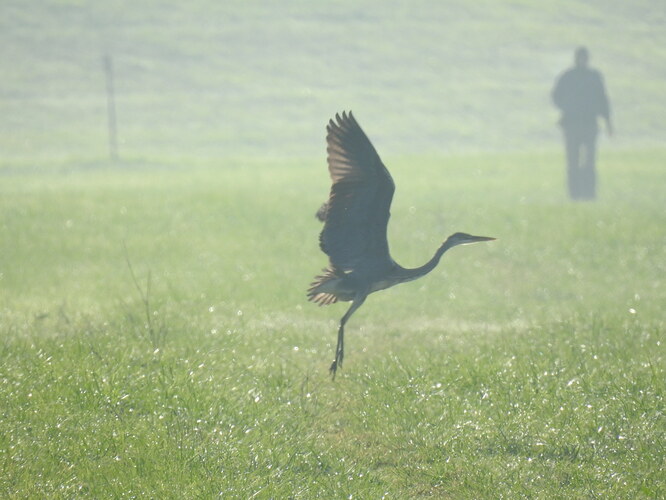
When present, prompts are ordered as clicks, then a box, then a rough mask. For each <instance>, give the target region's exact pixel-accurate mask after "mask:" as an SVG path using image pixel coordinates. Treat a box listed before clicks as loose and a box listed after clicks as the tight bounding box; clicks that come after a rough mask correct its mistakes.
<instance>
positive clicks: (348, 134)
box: [308, 112, 494, 376]
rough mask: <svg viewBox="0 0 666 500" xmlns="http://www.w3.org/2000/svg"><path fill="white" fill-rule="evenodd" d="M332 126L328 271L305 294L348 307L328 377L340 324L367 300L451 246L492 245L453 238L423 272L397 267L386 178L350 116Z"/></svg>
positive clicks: (338, 359) (325, 246) (324, 213)
mask: <svg viewBox="0 0 666 500" xmlns="http://www.w3.org/2000/svg"><path fill="white" fill-rule="evenodd" d="M336 122H337V123H336ZM336 122H333V120H330V121H329V124H328V127H327V131H328V134H327V136H326V142H327V144H328V148H327V151H328V169H329V172H330V175H331V180H332V181H333V183H332V186H331V193H330V196H329V199H328V201H327V202H326V203H325V204H324V205H322V207H321V208H320V209H319V211H318V212H317V218H319V219H320V220H322V221H323V222H324V229H323V230H322V232H321V234H320V236H319V245H320V247H321V249H322V251H323V252H324V253H325V254H327V255H328V257H329V266H328V268H326V269H324V271H323V274H321V275H319V276H317V277H316V278H315V281H314V282H313V283H312V284H311V285H310V288H309V290H308V299H309V300H311V301H313V302H316V303H318V304H319V305H328V304H333V303H335V302H337V301H347V302H348V301H351V302H352V305H351V307H350V308H349V310H348V311H347V312H346V313H345V315H344V316H343V317H342V319H341V320H340V327H339V329H338V345H337V348H336V354H335V360H334V361H333V363H332V364H331V368H330V371H331V374H332V375H333V376H335V373H336V370H337V368H338V367H339V366H341V365H342V360H343V357H344V326H345V323H346V322H347V320H348V319H349V318H350V317H351V315H352V314H353V313H354V311H356V309H358V308H359V307H360V306H361V304H363V302H364V301H365V299H366V297H367V296H368V295H369V294H371V293H373V292H376V291H379V290H384V289H386V288H389V287H392V286H394V285H397V284H399V283H405V282H407V281H412V280H415V279H417V278H420V277H421V276H424V275H425V274H427V273H429V272H430V271H432V270H433V269H434V268H435V266H437V264H438V263H439V260H440V258H441V257H442V255H443V254H444V252H446V251H447V250H448V249H449V248H451V247H453V246H456V245H461V244H466V243H475V242H478V241H489V240H493V239H494V238H489V237H485V236H472V235H469V234H465V233H455V234H453V235H451V236H449V237H448V238H447V240H446V241H445V242H444V243H443V244H442V245H441V246H440V247H439V248H438V249H437V251H436V252H435V255H433V257H432V258H431V259H430V260H429V261H428V262H426V263H425V264H424V265H423V266H421V267H417V268H413V269H408V268H404V267H402V266H400V265H399V264H397V263H396V262H395V261H394V260H393V259H392V258H391V255H390V253H389V247H388V241H387V238H386V228H387V225H388V220H389V217H390V207H391V200H392V199H393V192H394V191H395V184H394V183H393V179H392V178H391V174H389V172H388V170H387V169H386V167H385V166H384V164H383V163H382V161H381V159H380V158H379V155H378V154H377V151H376V150H375V148H374V147H373V145H372V143H371V142H370V140H369V139H368V138H367V136H366V135H365V133H364V132H363V130H362V129H361V127H360V126H359V125H358V123H357V122H356V119H355V118H354V116H353V115H352V113H351V112H350V113H349V114H347V113H344V112H343V113H342V117H341V116H340V115H336Z"/></svg>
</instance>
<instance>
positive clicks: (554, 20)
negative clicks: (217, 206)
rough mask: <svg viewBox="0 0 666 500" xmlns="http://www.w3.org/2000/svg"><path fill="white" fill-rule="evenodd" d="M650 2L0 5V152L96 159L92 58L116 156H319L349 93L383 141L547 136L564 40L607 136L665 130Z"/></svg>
mask: <svg viewBox="0 0 666 500" xmlns="http://www.w3.org/2000/svg"><path fill="white" fill-rule="evenodd" d="M664 26H666V3H664V2H654V1H651V0H636V1H632V2H626V1H623V0H611V1H608V0H588V1H585V2H580V1H559V2H553V3H544V2H538V3H536V2H529V1H522V0H511V1H502V2H500V1H491V0H481V1H476V2H468V1H464V0H457V1H447V2H425V1H412V0H410V1H404V2H403V1H389V2H386V1H364V2H353V1H347V0H345V1H333V2H307V1H287V2H240V1H225V2H215V1H203V0H195V1H192V2H175V1H164V2H156V1H145V2H128V1H119V0H110V1H104V2H92V1H89V2H86V1H74V0H70V1H55V0H54V1H31V2H26V1H15V0H2V2H1V3H0V75H2V76H1V77H0V161H1V162H2V165H4V166H5V167H7V166H14V167H17V166H18V167H20V166H24V165H37V164H42V163H44V162H45V161H46V162H48V161H54V160H55V161H69V160H76V161H82V162H95V161H98V160H104V159H105V158H107V157H108V149H107V142H106V141H107V131H106V97H105V83H104V73H103V66H102V56H103V54H105V53H109V54H110V55H111V56H112V57H113V62H114V66H115V87H116V99H117V114H118V127H119V139H120V154H121V157H122V158H123V159H125V160H128V159H130V160H131V159H143V160H145V159H155V160H157V161H159V160H160V159H161V158H169V159H173V158H177V157H182V158H188V159H190V160H193V159H196V158H215V157H219V156H226V157H229V156H233V157H236V156H244V157H247V156H256V157H276V156H277V157H301V158H308V157H314V156H317V157H321V158H322V159H323V157H324V154H325V153H324V139H323V137H324V126H325V123H326V121H327V120H328V118H329V117H330V116H331V115H332V114H334V113H335V112H337V111H341V110H343V109H352V110H353V111H354V112H355V114H356V116H357V118H358V119H359V121H360V122H361V124H362V126H364V128H365V129H366V131H367V132H368V134H369V135H370V137H371V138H372V139H373V141H374V142H375V144H376V145H377V147H378V149H379V150H380V152H382V154H383V155H384V156H386V155H389V154H413V153H421V152H423V153H427V154H430V153H434V154H437V153H442V152H445V153H446V152H460V151H470V150H490V151H493V150H524V149H528V150H540V149H544V148H556V147H558V148H559V147H560V135H559V130H558V128H557V126H556V121H557V112H556V110H555V109H554V108H553V106H552V104H551V102H550V91H551V89H552V86H553V82H554V79H555V78H556V77H557V75H558V74H560V73H561V72H562V71H563V70H564V69H566V68H567V67H568V66H570V65H571V62H572V58H573V51H574V49H575V47H576V46H577V45H579V44H584V45H587V46H588V47H589V48H590V50H591V55H592V58H591V64H592V66H594V67H597V68H598V69H600V70H601V71H602V72H603V74H604V76H605V78H606V83H607V88H608V91H609V95H610V98H611V103H612V109H613V115H614V118H615V122H616V132H617V134H616V138H615V139H613V141H607V140H605V139H604V140H603V142H602V146H603V147H613V148H622V149H626V148H636V147H640V148H646V147H647V148H652V147H663V146H664V145H666V136H665V134H664V132H665V130H664V129H665V127H664V117H665V116H666V100H665V99H664V97H665V96H664V81H665V79H666V29H665V28H664Z"/></svg>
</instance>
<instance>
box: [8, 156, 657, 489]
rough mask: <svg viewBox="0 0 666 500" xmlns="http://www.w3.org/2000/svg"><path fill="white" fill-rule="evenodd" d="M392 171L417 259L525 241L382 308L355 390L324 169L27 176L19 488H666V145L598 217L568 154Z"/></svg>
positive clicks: (360, 359) (610, 165) (624, 161)
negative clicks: (469, 235) (339, 348)
mask: <svg viewBox="0 0 666 500" xmlns="http://www.w3.org/2000/svg"><path fill="white" fill-rule="evenodd" d="M385 160H386V163H387V164H388V165H389V168H391V170H392V172H393V174H394V177H395V180H396V184H397V186H398V190H397V193H396V198H395V202H394V207H393V211H392V213H393V215H392V220H391V227H390V235H389V237H390V240H391V245H392V251H393V254H394V257H395V258H396V259H397V260H398V261H399V262H402V263H403V264H405V265H416V264H418V263H420V262H421V261H424V260H426V259H427V258H428V257H429V256H430V253H431V252H432V251H434V249H435V248H436V247H437V245H438V244H439V243H440V242H441V241H442V240H443V239H444V238H445V237H446V236H447V235H448V234H449V233H450V232H452V231H454V230H464V231H469V232H473V233H479V234H488V235H493V236H497V237H498V238H499V240H498V241H496V242H493V243H492V244H484V245H481V244H479V245H474V246H470V247H464V248H458V249H455V250H452V251H451V252H450V253H449V254H447V255H446V256H445V257H444V259H443V262H442V264H441V265H440V267H439V268H438V269H436V270H435V271H434V272H433V273H432V274H431V275H429V276H427V277H426V278H423V279H422V280H420V281H417V282H414V283H411V284H406V285H402V286H400V287H396V288H394V289H391V290H388V291H385V292H382V293H379V294H376V295H373V296H372V297H371V298H370V299H369V300H368V302H367V303H366V304H365V305H364V306H363V308H362V309H361V310H360V311H359V312H357V313H356V314H355V315H354V317H353V318H352V320H351V321H350V323H349V326H348V330H347V357H346V361H345V366H344V368H343V369H342V370H341V372H339V376H338V377H337V378H336V381H335V382H332V381H331V380H330V378H329V376H328V373H327V368H328V365H329V363H330V361H331V359H332V356H333V348H334V342H335V331H336V321H337V320H338V319H339V317H340V316H341V315H342V313H343V311H344V309H345V306H343V305H337V306H331V307H328V308H317V307H314V306H313V305H311V304H309V303H307V302H306V301H305V288H306V286H307V284H308V282H309V280H310V278H311V277H312V276H313V275H314V274H315V273H316V272H317V271H318V270H319V269H320V268H321V267H322V266H323V265H324V263H325V259H324V256H323V254H321V253H320V252H319V250H318V248H317V233H318V231H319V225H318V223H317V221H316V220H315V219H314V217H313V213H314V210H315V209H316V207H317V206H318V204H319V202H321V200H322V199H323V197H324V196H325V195H326V192H327V190H328V180H327V176H326V172H325V168H324V166H323V164H322V161H321V160H313V161H312V162H297V163H294V162H289V163H287V162H279V161H273V162H260V161H250V160H247V161H245V162H229V163H226V164H217V165H213V164H209V163H201V164H199V165H195V166H193V167H191V168H188V169H184V168H180V167H178V166H177V165H174V164H169V163H168V161H164V162H162V164H146V163H144V164H132V165H124V166H123V167H122V168H117V167H116V168H113V167H104V166H98V167H97V168H89V167H85V168H82V167H70V168H65V167H64V166H63V167H61V168H60V169H59V170H58V171H54V172H53V173H51V174H46V173H42V174H40V175H34V174H21V173H13V174H9V173H8V174H5V176H4V178H3V182H2V183H0V190H1V192H0V195H1V196H0V200H1V201H0V213H2V214H3V218H2V224H1V225H0V232H1V233H0V272H1V274H0V303H1V304H3V305H2V310H1V314H0V338H2V341H1V343H0V408H1V409H0V414H1V415H2V418H1V419H0V440H1V441H0V461H1V462H2V473H1V474H0V494H1V495H2V496H5V497H10V498H22V497H26V496H27V497H31V496H32V497H43V496H54V497H71V496H74V495H84V496H88V497H123V496H151V497H157V498H160V497H162V498H163V497H172V498H176V497H212V496H216V495H218V494H219V495H221V496H223V497H235V498H249V497H251V496H252V495H256V497H257V498H285V497H296V498H314V497H321V498H331V497H336V498H343V497H344V498H347V497H349V496H350V495H353V496H354V497H355V498H380V497H382V496H386V497H387V498H396V497H397V498H413V497H419V496H422V497H445V498H446V497H450V498H461V497H462V498H480V497H481V498H498V497H511V498H515V497H520V496H524V497H537V498H552V497H564V498H571V497H600V498H636V497H645V498H658V497H661V496H663V495H664V493H665V491H666V490H665V485H664V458H663V457H664V456H665V455H664V452H665V450H664V442H665V441H664V431H665V430H666V426H665V425H664V424H665V422H664V414H663V409H664V379H665V376H666V363H665V359H664V351H663V350H664V342H665V341H666V338H665V335H664V328H665V322H666V321H665V318H664V313H663V304H664V303H665V301H666V289H665V288H664V278H663V277H664V270H665V269H664V267H665V265H666V264H665V263H666V255H665V254H664V248H665V246H664V238H663V227H664V223H665V222H666V221H665V220H664V219H665V217H664V212H663V209H662V208H663V207H662V203H661V194H660V193H661V186H663V185H664V181H665V180H666V179H665V178H664V176H665V174H664V170H663V168H662V165H663V163H664V161H665V160H666V155H665V154H664V153H663V152H662V151H646V152H643V153H640V152H636V153H619V152H616V153H607V154H604V155H602V159H601V162H602V165H601V166H602V169H601V184H600V188H601V190H600V199H599V200H598V202H596V203H580V204H573V203H570V202H568V201H567V199H566V197H565V195H564V189H563V184H564V182H563V179H562V165H561V162H562V158H561V154H546V153H543V154H505V155H483V154H479V155H464V156H450V157H440V158H436V157H421V158H419V157H410V158H402V159H401V158H391V157H386V158H385ZM52 170H53V169H52ZM56 170H57V169H56ZM125 249H126V250H125ZM128 259H129V261H130V263H131V266H132V269H133V272H134V274H135V276H136V279H137V284H138V288H139V289H140V290H141V292H139V290H137V287H136V286H135V283H134V281H133V278H132V273H131V272H130V269H129V266H128V263H127V260H128ZM142 294H143V295H144V296H145V297H146V299H147V302H148V304H146V303H145V302H144V301H143V300H142V298H141V297H142ZM146 313H147V315H146Z"/></svg>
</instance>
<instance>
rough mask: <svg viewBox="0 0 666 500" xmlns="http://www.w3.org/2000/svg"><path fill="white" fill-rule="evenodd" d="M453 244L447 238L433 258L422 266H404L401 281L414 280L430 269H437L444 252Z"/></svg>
mask: <svg viewBox="0 0 666 500" xmlns="http://www.w3.org/2000/svg"><path fill="white" fill-rule="evenodd" d="M452 246H453V245H451V244H450V243H449V240H448V239H447V240H446V241H445V242H444V243H443V244H442V246H441V247H439V248H438V249H437V251H436V252H435V255H433V256H432V258H431V259H430V260H429V261H428V262H426V263H425V264H423V265H422V266H420V267H415V268H413V269H406V268H404V267H403V268H401V272H400V281H401V282H405V281H412V280H415V279H417V278H420V277H421V276H425V275H426V274H428V273H429V272H430V271H432V270H433V269H435V267H437V264H439V259H441V258H442V255H444V252H446V251H447V250H448V249H449V248H451V247H452Z"/></svg>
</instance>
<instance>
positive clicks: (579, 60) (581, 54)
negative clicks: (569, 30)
mask: <svg viewBox="0 0 666 500" xmlns="http://www.w3.org/2000/svg"><path fill="white" fill-rule="evenodd" d="M574 61H575V63H576V67H577V68H586V67H587V63H588V62H589V61H590V52H589V51H588V50H587V47H578V48H577V49H576V55H575V56H574Z"/></svg>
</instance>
